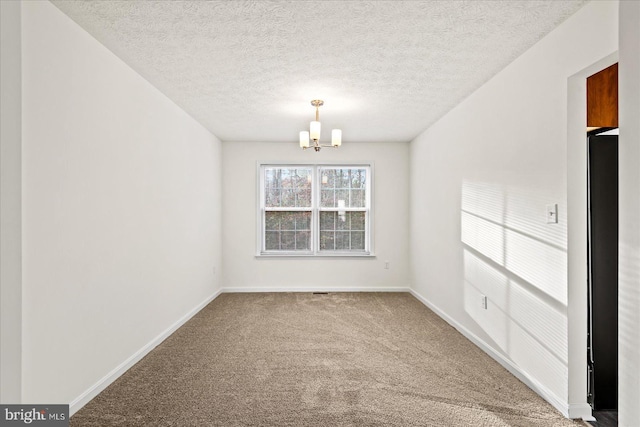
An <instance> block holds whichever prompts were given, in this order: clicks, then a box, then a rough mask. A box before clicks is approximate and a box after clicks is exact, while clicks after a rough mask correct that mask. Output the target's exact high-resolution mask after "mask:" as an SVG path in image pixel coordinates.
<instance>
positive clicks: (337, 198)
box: [320, 168, 367, 208]
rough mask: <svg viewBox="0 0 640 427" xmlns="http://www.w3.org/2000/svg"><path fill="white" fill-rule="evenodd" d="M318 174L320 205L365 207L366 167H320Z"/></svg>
mask: <svg viewBox="0 0 640 427" xmlns="http://www.w3.org/2000/svg"><path fill="white" fill-rule="evenodd" d="M320 176H321V183H320V186H321V188H320V206H321V207H323V208H337V207H342V206H344V207H346V208H365V207H367V203H366V202H367V197H366V188H367V187H366V186H367V170H366V169H341V168H322V169H321V170H320ZM341 201H342V202H341Z"/></svg>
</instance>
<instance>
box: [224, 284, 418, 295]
mask: <svg viewBox="0 0 640 427" xmlns="http://www.w3.org/2000/svg"><path fill="white" fill-rule="evenodd" d="M409 291H410V288H409V287H406V288H399V287H386V288H373V287H331V286H326V287H325V286H317V287H313V288H309V287H286V288H281V287H272V286H260V287H227V288H222V292H223V293H226V294H233V293H249V292H250V293H263V292H307V293H311V292H409Z"/></svg>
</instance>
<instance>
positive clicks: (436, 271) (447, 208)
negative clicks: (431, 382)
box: [410, 1, 618, 415]
mask: <svg viewBox="0 0 640 427" xmlns="http://www.w3.org/2000/svg"><path fill="white" fill-rule="evenodd" d="M617 19H618V4H617V2H598V1H596V2H591V3H588V4H587V5H586V6H584V7H583V8H582V9H581V10H579V11H578V12H577V13H576V14H575V15H574V16H572V17H570V18H569V19H568V20H567V21H566V22H564V23H563V24H562V25H561V26H560V27H558V28H557V29H556V30H554V31H553V32H552V33H550V34H549V35H548V36H547V37H545V38H544V39H543V40H541V41H540V42H539V43H537V44H536V45H535V46H533V47H532V48H531V49H530V50H528V51H527V52H526V53H525V54H523V55H522V56H521V57H519V58H518V59H516V60H515V61H514V62H513V63H512V64H510V65H509V66H508V67H506V68H505V69H504V70H503V71H501V72H500V73H499V74H498V75H496V76H495V77H494V78H493V79H491V80H490V81H489V82H487V83H486V84H485V85H484V86H482V87H481V88H480V89H478V90H477V91H476V92H475V93H473V94H472V95H471V96H470V97H469V98H467V99H466V100H465V101H463V102H462V103H461V104H459V105H458V106H457V107H455V108H454V109H453V110H452V111H451V112H449V113H448V114H447V115H445V116H444V117H443V118H442V119H441V120H439V121H438V122H437V123H436V124H434V125H433V126H432V127H431V128H429V129H428V130H427V131H425V132H424V133H423V134H421V135H420V136H418V137H417V138H416V139H415V140H414V141H413V142H412V143H411V155H410V159H411V163H410V171H411V182H412V183H420V185H414V186H412V190H411V195H410V200H411V209H410V211H411V214H410V217H411V222H410V224H411V231H412V234H411V246H410V253H411V273H412V284H413V289H414V290H415V291H416V293H417V294H419V295H420V296H422V297H423V298H424V299H425V300H426V301H427V302H428V303H429V304H431V305H432V306H433V307H435V308H436V309H437V310H439V311H441V312H442V313H443V314H444V315H445V316H446V317H447V318H448V319H449V320H450V321H451V322H453V323H455V324H456V326H458V327H459V328H460V329H462V330H464V331H465V332H466V333H467V334H468V335H470V336H475V337H476V338H478V340H479V341H480V342H481V343H482V344H483V345H485V347H486V349H487V350H488V351H489V352H492V353H496V354H498V355H499V356H498V357H499V358H501V359H502V360H503V362H505V364H507V365H510V366H513V367H515V369H516V370H517V371H518V372H520V373H521V375H522V377H523V378H525V379H526V380H527V382H528V383H529V384H530V385H532V386H533V387H534V388H535V389H536V390H537V391H538V392H539V393H540V394H541V395H543V396H544V397H545V398H547V400H549V401H550V402H552V403H553V404H554V405H555V406H556V407H557V408H558V409H559V410H561V411H562V412H563V413H565V415H567V414H569V412H570V411H569V409H570V407H569V404H571V405H577V406H579V407H580V409H581V410H585V408H588V406H587V405H586V393H585V394H584V395H583V400H582V401H581V402H573V401H570V400H569V387H568V372H569V369H568V365H569V364H570V363H573V361H572V360H570V359H569V351H568V308H567V306H568V304H569V300H568V288H567V250H568V248H567V226H568V224H567V116H568V114H567V96H568V89H567V81H568V78H569V76H572V75H574V74H575V73H577V72H578V71H580V70H583V69H584V68H586V67H588V66H590V65H591V64H593V63H595V62H597V61H599V60H601V59H602V58H604V57H606V56H608V55H610V54H612V53H613V52H615V51H616V50H617V34H618V30H617ZM556 203H557V204H558V208H559V209H558V211H559V223H558V224H547V223H546V220H545V207H546V205H548V204H556ZM585 292H586V289H585ZM481 295H487V296H488V300H489V303H488V309H487V310H483V309H482V308H481V305H480V296H481ZM584 324H585V325H586V313H585V322H584ZM587 410H588V409H587Z"/></svg>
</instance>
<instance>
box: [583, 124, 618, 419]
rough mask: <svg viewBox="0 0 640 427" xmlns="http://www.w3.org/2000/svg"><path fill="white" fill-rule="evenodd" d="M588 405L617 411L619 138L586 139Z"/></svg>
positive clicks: (591, 137)
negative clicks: (587, 188)
mask: <svg viewBox="0 0 640 427" xmlns="http://www.w3.org/2000/svg"><path fill="white" fill-rule="evenodd" d="M588 155H589V159H588V185H589V190H588V203H589V209H588V211H589V218H588V220H589V332H588V337H589V346H588V347H589V354H588V358H589V403H590V404H591V406H592V407H593V409H594V410H595V411H603V410H607V411H610V410H614V411H615V410H617V409H618V136H617V135H602V134H598V135H590V136H589V137H588Z"/></svg>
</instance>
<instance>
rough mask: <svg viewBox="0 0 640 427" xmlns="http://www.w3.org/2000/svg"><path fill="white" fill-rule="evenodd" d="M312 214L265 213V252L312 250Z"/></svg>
mask: <svg viewBox="0 0 640 427" xmlns="http://www.w3.org/2000/svg"><path fill="white" fill-rule="evenodd" d="M310 236H311V212H282V211H278V212H273V211H267V212H265V250H268V251H279V250H280V251H309V250H311V237H310Z"/></svg>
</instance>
